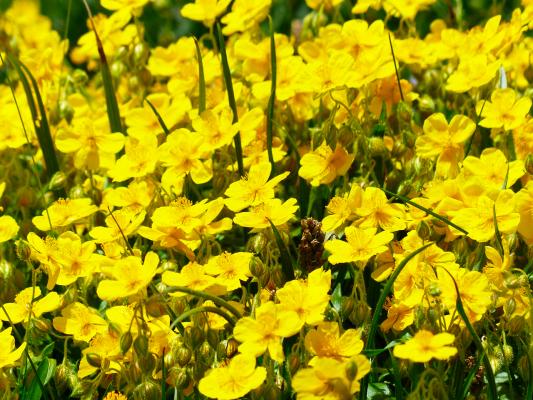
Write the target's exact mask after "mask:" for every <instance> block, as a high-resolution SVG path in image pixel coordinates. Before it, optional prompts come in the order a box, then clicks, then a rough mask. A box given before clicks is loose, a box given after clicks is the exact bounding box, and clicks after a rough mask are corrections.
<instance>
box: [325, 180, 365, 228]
mask: <svg viewBox="0 0 533 400" xmlns="http://www.w3.org/2000/svg"><path fill="white" fill-rule="evenodd" d="M362 197H363V189H361V187H360V186H358V185H351V187H350V192H349V193H345V194H344V195H343V196H342V197H339V196H334V197H332V198H331V200H330V201H329V203H328V205H327V206H326V210H327V211H328V213H329V215H327V216H326V217H324V219H323V220H322V230H323V231H324V232H331V231H334V230H335V229H337V228H339V227H340V226H342V225H343V224H344V223H345V222H347V221H350V222H351V221H353V220H354V219H356V218H357V215H356V213H355V210H356V209H358V208H359V207H360V206H361V200H362Z"/></svg>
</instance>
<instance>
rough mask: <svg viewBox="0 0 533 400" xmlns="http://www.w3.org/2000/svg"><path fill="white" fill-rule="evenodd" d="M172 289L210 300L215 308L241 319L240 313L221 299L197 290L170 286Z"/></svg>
mask: <svg viewBox="0 0 533 400" xmlns="http://www.w3.org/2000/svg"><path fill="white" fill-rule="evenodd" d="M172 289H174V290H175V291H176V292H182V293H187V294H190V295H192V296H196V297H201V298H203V299H206V300H211V301H212V302H213V303H215V304H216V305H217V306H220V307H224V308H225V309H227V310H228V311H229V312H230V313H232V314H233V315H235V316H236V317H237V318H239V319H240V318H242V315H241V313H240V312H239V310H237V309H236V308H235V307H233V306H232V305H231V304H230V303H228V302H227V301H226V300H224V299H221V298H220V297H218V296H213V295H212V294H209V293H205V292H201V291H199V290H194V289H190V288H188V287H184V286H172Z"/></svg>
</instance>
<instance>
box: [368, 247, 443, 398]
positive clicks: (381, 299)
mask: <svg viewBox="0 0 533 400" xmlns="http://www.w3.org/2000/svg"><path fill="white" fill-rule="evenodd" d="M433 244H434V243H428V244H426V245H424V246H422V247H420V248H419V249H416V250H415V251H413V252H412V253H411V254H409V255H408V256H407V257H405V258H404V259H403V260H402V261H401V262H400V264H398V266H397V267H396V268H395V269H394V271H393V272H392V275H391V276H390V278H389V280H388V281H387V283H386V284H385V287H384V288H383V290H382V291H381V295H380V296H379V299H378V302H377V304H376V308H375V309H374V315H373V317H372V323H371V325H370V331H369V332H368V338H367V342H366V346H365V350H368V349H373V348H374V341H375V336H376V333H377V331H378V326H379V317H380V316H381V311H382V310H383V305H384V304H385V300H386V299H387V296H388V295H389V293H390V291H391V289H392V285H393V284H394V281H395V280H396V278H398V275H400V272H402V270H403V268H404V267H405V266H406V265H407V263H408V262H409V261H411V259H413V258H414V257H415V256H416V255H418V254H419V253H421V252H423V251H424V250H425V249H427V248H428V247H429V246H432V245H433ZM367 390H368V375H367V376H365V377H364V378H363V379H362V380H361V392H360V393H359V398H360V399H361V400H363V399H366V395H367V393H366V392H367Z"/></svg>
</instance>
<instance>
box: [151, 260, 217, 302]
mask: <svg viewBox="0 0 533 400" xmlns="http://www.w3.org/2000/svg"><path fill="white" fill-rule="evenodd" d="M161 279H162V281H163V283H164V284H165V285H168V286H182V287H188V288H190V289H194V290H198V291H201V292H203V291H206V292H209V293H212V292H213V291H214V290H216V291H217V292H222V293H223V292H224V291H225V289H224V290H221V289H222V288H220V287H217V285H216V280H215V278H214V277H212V276H210V275H207V273H206V269H205V267H204V266H203V265H200V264H198V263H195V262H190V263H188V264H187V265H185V266H184V267H183V268H182V269H181V271H180V272H174V271H165V272H163V275H162V277H161ZM170 295H171V296H176V297H178V296H186V294H185V293H182V292H174V293H170Z"/></svg>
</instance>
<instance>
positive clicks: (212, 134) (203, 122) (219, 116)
mask: <svg viewBox="0 0 533 400" xmlns="http://www.w3.org/2000/svg"><path fill="white" fill-rule="evenodd" d="M192 127H193V128H194V130H195V132H196V135H197V136H200V137H201V138H202V142H203V146H202V147H203V149H204V150H205V151H209V152H212V151H214V150H216V149H219V148H221V147H224V146H227V145H229V144H231V143H232V142H233V137H234V136H235V134H236V133H237V131H238V130H239V125H238V124H234V123H233V113H232V111H231V109H230V108H228V107H222V108H221V109H220V110H216V111H215V110H206V111H204V112H203V113H201V114H200V115H198V116H197V117H196V118H194V119H193V121H192Z"/></svg>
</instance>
